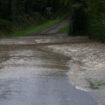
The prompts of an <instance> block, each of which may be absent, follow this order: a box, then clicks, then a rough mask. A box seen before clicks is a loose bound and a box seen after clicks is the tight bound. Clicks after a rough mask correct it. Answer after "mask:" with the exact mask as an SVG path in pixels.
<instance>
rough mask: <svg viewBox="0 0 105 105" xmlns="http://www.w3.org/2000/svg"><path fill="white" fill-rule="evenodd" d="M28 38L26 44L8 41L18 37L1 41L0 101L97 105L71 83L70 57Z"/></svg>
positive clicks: (26, 104) (2, 103) (32, 104)
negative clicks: (41, 47)
mask: <svg viewBox="0 0 105 105" xmlns="http://www.w3.org/2000/svg"><path fill="white" fill-rule="evenodd" d="M26 39H27V40H25V38H24V40H25V44H24V47H22V46H23V45H22V44H20V43H19V45H18V44H10V45H8V43H9V42H13V41H14V40H15V39H6V40H8V43H7V44H6V43H4V44H2V45H0V105H98V104H97V102H96V100H95V99H94V98H93V97H92V96H91V95H90V94H89V93H87V92H84V91H81V90H77V89H76V88H75V87H74V86H72V84H71V83H70V81H69V78H68V77H67V75H66V73H67V72H68V71H69V69H70V67H69V60H70V58H68V57H65V56H62V55H59V54H55V53H51V52H44V51H41V50H38V49H37V48H36V47H35V45H34V44H32V45H31V44H30V46H28V45H27V43H28V42H29V39H30V38H29V37H28V38H26ZM19 40H22V39H21V38H19V39H18V40H17V41H18V42H19ZM32 40H34V39H33V38H32ZM2 41H3V40H2ZM3 42H6V41H5V39H4V41H3ZM26 42H27V43H26Z"/></svg>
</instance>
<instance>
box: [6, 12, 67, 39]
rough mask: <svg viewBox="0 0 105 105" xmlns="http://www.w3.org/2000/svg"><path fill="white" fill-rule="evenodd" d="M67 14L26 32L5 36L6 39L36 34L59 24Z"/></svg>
mask: <svg viewBox="0 0 105 105" xmlns="http://www.w3.org/2000/svg"><path fill="white" fill-rule="evenodd" d="M67 16H68V14H65V15H63V16H62V17H60V18H57V19H54V20H49V21H47V22H46V23H44V24H42V25H39V26H35V27H33V28H29V29H27V30H24V31H20V32H15V33H11V34H7V35H6V37H17V36H24V35H28V34H31V33H33V32H37V31H40V30H41V29H43V28H46V27H48V26H51V25H53V24H56V23H58V22H60V21H61V20H63V19H64V18H65V17H67Z"/></svg>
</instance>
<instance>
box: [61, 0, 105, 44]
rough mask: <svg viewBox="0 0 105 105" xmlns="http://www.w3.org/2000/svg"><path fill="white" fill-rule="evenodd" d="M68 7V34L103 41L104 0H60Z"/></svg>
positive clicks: (104, 36)
mask: <svg viewBox="0 0 105 105" xmlns="http://www.w3.org/2000/svg"><path fill="white" fill-rule="evenodd" d="M60 1H62V2H63V3H64V4H65V5H69V7H70V15H71V25H70V34H72V35H88V36H89V37H90V38H92V39H96V40H99V41H102V42H105V1H104V0H60Z"/></svg>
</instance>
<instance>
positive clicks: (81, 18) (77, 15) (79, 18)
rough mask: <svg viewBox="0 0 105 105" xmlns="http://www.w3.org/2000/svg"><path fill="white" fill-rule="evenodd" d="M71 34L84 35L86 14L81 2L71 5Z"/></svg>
mask: <svg viewBox="0 0 105 105" xmlns="http://www.w3.org/2000/svg"><path fill="white" fill-rule="evenodd" d="M71 26H72V27H71V28H70V29H72V30H71V32H70V33H71V34H72V35H85V34H86V32H87V15H86V11H85V8H84V6H83V5H82V4H79V3H77V4H75V5H73V14H72V24H71Z"/></svg>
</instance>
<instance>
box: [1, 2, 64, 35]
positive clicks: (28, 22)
mask: <svg viewBox="0 0 105 105" xmlns="http://www.w3.org/2000/svg"><path fill="white" fill-rule="evenodd" d="M62 6H63V4H60V3H59V2H55V1H53V0H51V1H50V0H0V35H2V34H4V33H5V34H7V33H14V32H18V31H22V30H24V29H27V28H30V27H35V26H38V25H40V24H43V23H45V22H47V21H49V20H53V19H56V18H57V17H58V16H61V15H62V12H59V11H65V9H64V8H63V9H62ZM63 7H64V6H63ZM58 14H59V15H58Z"/></svg>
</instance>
